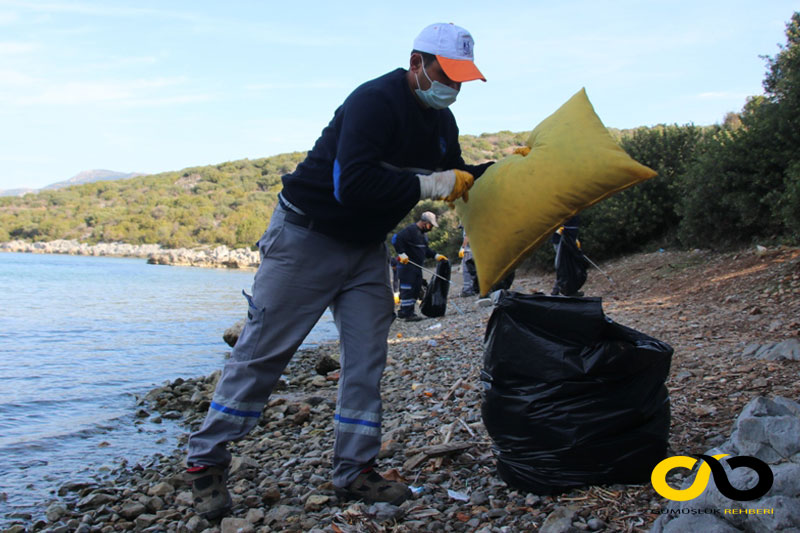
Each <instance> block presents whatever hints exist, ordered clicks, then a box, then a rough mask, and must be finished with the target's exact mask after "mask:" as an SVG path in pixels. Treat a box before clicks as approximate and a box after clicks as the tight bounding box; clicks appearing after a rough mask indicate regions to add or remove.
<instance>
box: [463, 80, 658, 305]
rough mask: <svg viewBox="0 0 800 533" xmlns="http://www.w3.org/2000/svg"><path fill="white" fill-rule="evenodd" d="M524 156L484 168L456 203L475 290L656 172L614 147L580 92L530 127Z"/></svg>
mask: <svg viewBox="0 0 800 533" xmlns="http://www.w3.org/2000/svg"><path fill="white" fill-rule="evenodd" d="M526 144H527V145H528V146H529V147H530V148H531V151H530V153H529V154H528V155H526V156H521V155H511V156H508V157H506V158H504V159H502V160H500V161H498V162H497V163H495V164H494V165H492V166H490V167H489V168H488V169H487V170H486V172H485V173H484V174H483V176H481V178H480V179H479V180H477V181H476V182H475V185H474V186H473V187H472V189H470V191H469V201H468V202H464V201H462V200H458V201H457V202H456V211H457V213H458V216H459V218H460V219H461V222H462V224H463V225H464V230H465V231H466V233H467V236H468V237H469V243H470V246H471V247H472V254H473V256H474V258H475V266H476V268H477V271H478V282H479V283H480V291H481V294H486V293H487V292H489V288H490V287H491V286H492V285H494V284H495V283H497V282H498V281H500V280H501V279H503V278H504V277H505V276H506V275H507V274H508V273H510V272H511V271H512V270H513V269H514V268H516V266H517V265H518V264H519V263H520V262H521V261H522V260H523V259H525V257H527V256H528V255H529V254H530V253H531V252H533V251H534V250H535V249H536V248H537V247H538V246H539V245H540V244H542V243H543V242H544V241H545V240H547V239H548V238H549V237H550V236H551V235H552V233H553V232H554V231H555V230H556V229H558V227H559V226H560V225H561V224H562V223H563V222H564V221H565V220H567V219H568V218H570V217H572V216H574V215H576V214H578V213H579V212H580V211H582V210H584V209H586V208H587V207H589V206H591V205H594V204H596V203H597V202H599V201H600V200H603V199H604V198H607V197H609V196H611V195H612V194H614V193H616V192H619V191H621V190H623V189H626V188H628V187H630V186H631V185H635V184H636V183H639V182H640V181H644V180H647V179H650V178H652V177H654V176H655V175H656V173H655V172H654V171H653V170H652V169H650V168H648V167H646V166H644V165H641V164H639V163H637V162H636V161H634V160H633V159H632V158H631V157H630V156H629V155H628V154H626V153H625V151H624V150H622V148H620V147H619V146H618V145H617V143H615V142H614V139H612V138H611V135H609V133H608V130H607V129H606V127H605V126H604V125H603V123H602V122H601V121H600V117H598V116H597V114H596V113H595V111H594V108H593V107H592V104H591V102H589V98H588V97H587V96H586V90H585V89H581V90H580V91H578V92H577V93H576V94H575V95H574V96H573V97H572V98H570V99H569V100H568V101H567V102H566V103H565V104H564V105H562V106H561V107H560V108H559V109H558V110H557V111H556V112H555V113H553V114H552V115H550V116H549V117H547V118H546V119H544V120H543V121H542V122H541V123H540V124H539V125H538V126H536V128H535V129H534V130H533V131H532V132H531V135H530V137H529V138H528V141H527V143H526Z"/></svg>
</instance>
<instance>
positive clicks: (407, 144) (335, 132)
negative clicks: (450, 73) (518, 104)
mask: <svg viewBox="0 0 800 533" xmlns="http://www.w3.org/2000/svg"><path fill="white" fill-rule="evenodd" d="M406 72H407V71H406V70H405V69H397V70H394V71H392V72H389V73H388V74H385V75H383V76H381V77H379V78H376V79H374V80H371V81H368V82H366V83H364V84H363V85H361V86H359V87H358V88H357V89H356V90H354V91H353V92H352V93H351V94H350V96H348V97H347V99H346V100H345V101H344V103H343V104H342V105H341V107H339V109H337V110H336V112H335V113H334V115H333V119H332V120H331V122H330V124H328V126H327V127H326V128H325V129H324V130H323V131H322V135H321V136H320V138H319V139H318V140H317V142H316V144H315V145H314V148H313V149H312V150H311V151H310V152H309V153H308V155H307V156H306V159H305V160H304V161H303V162H302V163H300V165H298V167H297V169H296V170H295V171H294V172H293V173H291V174H287V175H285V176H283V195H284V196H285V197H286V199H287V200H289V202H291V203H292V204H294V205H295V206H297V207H299V208H300V209H301V210H302V211H303V212H305V213H306V214H307V215H308V216H309V217H311V218H312V219H314V221H315V229H317V230H318V231H320V232H322V233H325V234H327V235H330V236H332V237H335V238H337V239H340V240H343V241H351V242H359V243H370V242H380V241H383V240H384V239H385V238H386V234H387V233H388V232H389V231H391V230H392V229H394V227H395V226H396V225H397V224H398V223H399V222H400V220H402V219H403V217H404V216H405V215H406V214H408V212H409V211H410V210H411V208H412V207H414V205H415V204H416V203H417V202H418V201H419V199H420V189H419V179H418V178H417V177H416V174H417V173H418V172H415V171H414V170H408V169H409V168H413V169H427V170H431V171H435V170H449V169H452V168H457V169H462V170H467V171H469V172H472V174H473V175H474V176H475V177H476V178H477V177H478V176H480V175H481V174H482V173H483V171H484V170H485V169H486V167H488V166H489V165H490V164H491V163H485V164H482V165H478V166H472V165H467V164H466V163H465V162H464V159H463V158H462V157H461V147H460V146H459V144H458V126H457V125H456V121H455V118H454V117H453V114H452V112H451V111H450V110H449V109H441V110H436V109H425V108H423V107H422V106H421V105H420V104H419V102H418V100H417V99H416V97H415V96H414V94H413V93H412V92H411V89H410V88H409V87H408V83H407V81H406ZM386 164H388V165H390V166H388V165H386Z"/></svg>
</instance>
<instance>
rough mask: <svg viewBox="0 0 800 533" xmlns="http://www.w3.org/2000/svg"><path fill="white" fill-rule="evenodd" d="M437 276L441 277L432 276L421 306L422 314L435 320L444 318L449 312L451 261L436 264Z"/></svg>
mask: <svg viewBox="0 0 800 533" xmlns="http://www.w3.org/2000/svg"><path fill="white" fill-rule="evenodd" d="M436 274H438V275H439V276H441V277H442V278H444V279H446V280H447V281H445V280H444V279H442V278H440V277H438V276H431V280H430V281H429V282H428V286H427V288H426V289H425V296H423V297H422V303H421V304H420V306H419V310H420V312H421V313H422V314H423V315H425V316H428V317H431V318H435V317H437V316H444V313H445V311H447V293H448V292H449V291H450V283H448V282H449V281H450V261H448V260H446V259H444V260H442V261H437V262H436Z"/></svg>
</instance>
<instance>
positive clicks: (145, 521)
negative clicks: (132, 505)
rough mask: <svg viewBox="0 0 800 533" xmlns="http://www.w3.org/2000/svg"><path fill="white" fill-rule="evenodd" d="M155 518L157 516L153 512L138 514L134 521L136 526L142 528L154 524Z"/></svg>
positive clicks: (156, 518)
mask: <svg viewBox="0 0 800 533" xmlns="http://www.w3.org/2000/svg"><path fill="white" fill-rule="evenodd" d="M157 520H158V517H157V516H156V515H154V514H140V515H139V516H137V517H136V520H135V521H134V523H135V524H136V527H137V528H139V529H144V528H146V527H150V526H152V525H153V524H155V523H156V521H157Z"/></svg>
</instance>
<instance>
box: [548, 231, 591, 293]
mask: <svg viewBox="0 0 800 533" xmlns="http://www.w3.org/2000/svg"><path fill="white" fill-rule="evenodd" d="M588 268H589V261H588V260H587V259H586V256H585V255H583V252H582V251H581V249H580V248H578V243H577V242H576V241H575V237H573V236H572V235H570V234H569V232H567V231H565V232H564V233H563V234H562V235H561V238H560V239H559V241H558V244H557V245H556V286H555V287H554V290H557V291H558V294H562V295H565V296H570V295H573V294H575V293H576V292H578V291H579V290H580V289H581V287H583V284H584V283H586V277H587V272H586V271H587V269H588Z"/></svg>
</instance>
